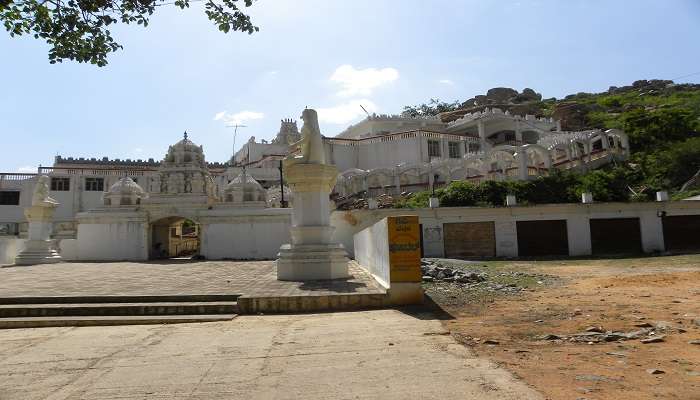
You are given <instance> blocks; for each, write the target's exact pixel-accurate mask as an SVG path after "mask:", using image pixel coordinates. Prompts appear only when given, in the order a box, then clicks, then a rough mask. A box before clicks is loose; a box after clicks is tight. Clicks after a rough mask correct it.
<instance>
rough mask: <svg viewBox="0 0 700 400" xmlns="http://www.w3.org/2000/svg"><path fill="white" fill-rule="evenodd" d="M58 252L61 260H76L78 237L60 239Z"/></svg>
mask: <svg viewBox="0 0 700 400" xmlns="http://www.w3.org/2000/svg"><path fill="white" fill-rule="evenodd" d="M58 248H59V253H60V254H61V257H62V258H63V261H76V260H78V259H79V258H78V239H62V240H60V241H59V242H58Z"/></svg>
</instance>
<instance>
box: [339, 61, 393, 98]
mask: <svg viewBox="0 0 700 400" xmlns="http://www.w3.org/2000/svg"><path fill="white" fill-rule="evenodd" d="M397 79H399V71H397V70H396V69H395V68H390V67H388V68H381V69H377V68H366V69H355V67H353V66H352V65H347V64H346V65H341V66H340V67H338V68H336V69H335V71H334V72H333V75H331V77H330V80H331V82H335V83H337V84H339V85H340V91H339V92H338V95H339V96H343V97H350V96H357V95H359V96H369V95H370V94H372V91H373V90H374V89H376V88H378V87H379V86H382V85H385V84H387V83H391V82H393V81H395V80H397Z"/></svg>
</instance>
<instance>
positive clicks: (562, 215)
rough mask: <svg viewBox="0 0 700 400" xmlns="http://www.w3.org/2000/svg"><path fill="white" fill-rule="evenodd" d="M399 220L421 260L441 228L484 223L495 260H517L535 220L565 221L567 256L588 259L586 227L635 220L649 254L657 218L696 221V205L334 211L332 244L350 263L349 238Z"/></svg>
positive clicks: (435, 248) (440, 247)
mask: <svg viewBox="0 0 700 400" xmlns="http://www.w3.org/2000/svg"><path fill="white" fill-rule="evenodd" d="M400 215H414V216H418V217H419V220H420V224H421V229H422V239H423V250H424V257H444V254H445V252H444V247H445V246H444V235H443V224H445V223H456V222H487V221H492V222H493V223H494V227H495V236H496V238H495V241H496V243H495V247H496V256H497V257H517V256H518V255H519V253H518V235H517V222H518V221H537V220H566V224H567V236H568V242H569V255H570V256H587V255H591V254H592V247H591V234H590V225H589V224H590V220H591V219H595V218H639V224H640V233H641V241H642V250H643V251H644V252H645V253H652V252H661V251H664V250H665V244H664V235H663V222H662V216H679V215H700V201H669V202H648V203H592V204H547V205H537V206H514V207H440V208H433V209H429V208H422V209H376V210H366V209H365V210H351V211H335V212H334V213H333V214H332V215H331V224H332V225H333V226H335V228H336V233H335V239H336V240H337V241H338V242H339V243H342V244H343V245H344V246H345V248H346V250H347V251H348V254H350V256H351V257H357V256H358V254H359V252H357V250H356V249H355V238H354V237H355V235H356V234H357V233H359V232H361V231H363V230H364V229H366V228H368V227H370V226H372V225H374V224H376V223H377V222H379V221H380V220H382V219H383V218H386V217H390V216H400ZM699 240H700V239H699ZM366 248H367V247H366V246H365V250H366ZM359 256H360V257H363V255H359Z"/></svg>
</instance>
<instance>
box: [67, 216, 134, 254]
mask: <svg viewBox="0 0 700 400" xmlns="http://www.w3.org/2000/svg"><path fill="white" fill-rule="evenodd" d="M77 258H78V259H80V260H95V261H97V260H100V261H117V260H132V261H141V260H147V259H148V240H147V229H146V227H145V226H144V224H143V223H142V222H110V223H102V224H95V223H80V224H78V245H77Z"/></svg>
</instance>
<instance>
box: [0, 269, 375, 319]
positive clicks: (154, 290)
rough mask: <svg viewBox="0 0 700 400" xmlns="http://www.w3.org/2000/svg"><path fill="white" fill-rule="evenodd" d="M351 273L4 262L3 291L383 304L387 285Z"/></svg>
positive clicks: (259, 308) (260, 307)
mask: <svg viewBox="0 0 700 400" xmlns="http://www.w3.org/2000/svg"><path fill="white" fill-rule="evenodd" d="M349 272H350V277H349V278H347V279H337V280H326V281H305V282H298V281H278V280H277V276H276V274H277V271H276V266H275V262H274V261H252V262H235V261H203V262H189V261H182V262H178V261H165V262H144V263H138V262H112V263H82V262H81V263H77V262H76V263H60V264H42V265H34V266H28V267H24V266H23V267H9V268H8V267H5V268H0V297H2V298H8V297H41V296H85V297H90V296H144V295H150V296H166V295H174V296H177V295H206V294H226V295H240V297H239V298H238V309H239V313H242V314H246V313H279V312H291V313H293V312H310V311H333V310H349V309H364V308H377V307H383V306H385V305H387V304H388V296H387V295H386V290H385V289H384V288H383V287H381V286H380V285H378V284H377V283H376V281H375V280H374V279H373V278H372V277H371V275H370V274H369V273H367V271H366V270H365V269H364V268H361V267H360V266H359V265H358V264H356V263H355V262H351V263H350V266H349Z"/></svg>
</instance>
